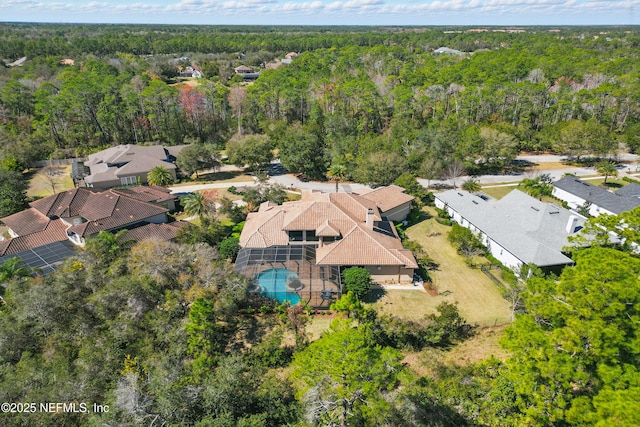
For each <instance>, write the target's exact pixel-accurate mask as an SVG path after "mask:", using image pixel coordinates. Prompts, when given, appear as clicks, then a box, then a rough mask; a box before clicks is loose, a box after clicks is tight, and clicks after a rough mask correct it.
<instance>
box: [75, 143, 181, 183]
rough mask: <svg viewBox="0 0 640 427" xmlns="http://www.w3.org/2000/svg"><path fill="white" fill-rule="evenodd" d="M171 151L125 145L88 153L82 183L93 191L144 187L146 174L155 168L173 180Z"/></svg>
mask: <svg viewBox="0 0 640 427" xmlns="http://www.w3.org/2000/svg"><path fill="white" fill-rule="evenodd" d="M180 147H183V146H180ZM170 148H172V147H167V148H165V147H163V146H162V145H150V146H144V145H134V144H126V145H118V146H115V147H110V148H107V149H106V150H102V151H100V152H98V153H95V154H91V155H89V156H88V157H87V160H86V161H85V162H84V166H85V167H88V168H89V170H90V173H89V174H88V175H86V176H85V177H84V182H85V184H86V186H87V187H93V188H112V187H119V186H128V185H139V184H146V183H147V174H148V173H149V171H151V169H153V168H155V167H157V166H162V167H163V168H165V169H167V170H168V171H169V172H170V173H171V175H172V176H173V178H174V179H175V178H176V165H175V164H174V163H173V161H175V155H174V154H172V153H171V150H170Z"/></svg>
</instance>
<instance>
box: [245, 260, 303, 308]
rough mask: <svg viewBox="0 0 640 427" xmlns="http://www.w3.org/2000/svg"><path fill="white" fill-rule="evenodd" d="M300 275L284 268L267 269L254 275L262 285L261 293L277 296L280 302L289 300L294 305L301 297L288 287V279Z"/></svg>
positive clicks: (272, 296) (270, 296)
mask: <svg viewBox="0 0 640 427" xmlns="http://www.w3.org/2000/svg"><path fill="white" fill-rule="evenodd" d="M297 278H298V275H297V274H296V273H294V272H293V271H289V270H287V269H284V268H272V269H270V270H265V271H263V272H262V273H259V274H257V275H256V277H254V280H255V281H256V283H258V285H259V286H260V289H261V290H260V293H262V294H263V295H266V296H268V297H269V298H275V299H277V300H278V301H280V302H284V301H289V302H290V303H291V304H292V305H295V304H297V303H298V302H300V297H299V296H298V294H296V293H295V292H292V291H290V290H288V289H287V280H291V279H297Z"/></svg>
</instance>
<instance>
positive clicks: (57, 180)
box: [27, 165, 74, 198]
mask: <svg viewBox="0 0 640 427" xmlns="http://www.w3.org/2000/svg"><path fill="white" fill-rule="evenodd" d="M71 188H74V185H73V180H72V179H71V165H60V166H47V167H44V168H40V169H37V170H36V171H35V172H34V173H33V175H32V176H31V179H30V180H29V188H28V189H27V196H28V197H31V198H42V197H47V196H51V195H52V194H55V193H60V192H62V191H66V190H69V189H71ZM54 190H55V191H54Z"/></svg>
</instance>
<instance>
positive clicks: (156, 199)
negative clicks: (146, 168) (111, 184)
mask: <svg viewBox="0 0 640 427" xmlns="http://www.w3.org/2000/svg"><path fill="white" fill-rule="evenodd" d="M111 191H112V192H113V193H115V194H118V195H120V196H125V197H129V198H131V199H136V200H140V201H141V202H153V203H160V202H166V201H167V200H174V199H176V196H175V195H173V194H171V190H168V189H166V188H164V187H158V186H149V187H147V186H144V185H136V186H134V187H127V188H118V189H115V188H114V189H112V190H111Z"/></svg>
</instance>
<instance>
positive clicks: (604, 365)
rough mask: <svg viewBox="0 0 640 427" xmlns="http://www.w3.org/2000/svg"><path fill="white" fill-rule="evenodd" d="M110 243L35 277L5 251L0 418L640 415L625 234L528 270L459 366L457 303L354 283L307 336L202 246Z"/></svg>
mask: <svg viewBox="0 0 640 427" xmlns="http://www.w3.org/2000/svg"><path fill="white" fill-rule="evenodd" d="M635 216H636V222H637V216H638V212H636V213H635ZM110 242H111V245H105V244H97V242H94V241H90V242H89V243H88V245H87V250H86V252H85V253H83V254H82V255H81V256H79V257H76V258H72V259H69V260H67V261H66V262H65V264H64V265H63V266H62V267H60V268H59V269H58V270H57V271H56V272H54V273H53V274H51V275H49V276H46V277H35V278H34V277H31V276H30V275H29V274H28V272H26V271H24V269H21V268H19V267H18V266H16V265H6V264H5V265H3V266H2V269H1V271H0V274H1V275H2V280H3V281H4V282H5V284H6V289H5V290H4V292H3V294H4V295H3V299H2V306H1V308H0V337H1V338H0V397H1V399H0V400H2V402H11V403H13V404H14V405H13V406H3V413H1V414H0V420H1V421H0V422H1V423H2V425H5V426H33V425H38V426H78V425H86V426H97V425H171V426H179V425H180V426H182V425H201V426H284V425H290V426H294V425H297V426H303V425H343V426H344V425H350V426H372V425H377V426H452V427H453V426H456V427H459V426H472V425H477V426H482V425H486V426H514V425H539V426H547V425H558V426H561V425H602V426H611V425H620V426H622V425H637V424H638V423H639V422H640V418H638V417H639V414H638V411H637V399H638V393H639V392H640V390H639V389H638V384H640V373H639V372H638V345H637V343H638V331H639V328H638V319H639V318H640V317H639V316H640V313H639V312H638V307H640V287H639V286H638V275H639V274H640V261H638V259H637V258H633V257H631V256H630V255H629V254H627V253H625V252H622V251H620V250H616V249H612V248H592V249H588V250H582V251H579V253H578V254H577V255H576V257H575V259H576V266H575V267H569V268H567V269H566V270H565V271H564V272H563V273H562V275H561V276H560V277H559V278H557V280H556V278H544V277H540V276H538V275H533V276H532V277H530V279H528V280H527V282H526V283H525V284H523V289H521V290H520V296H519V299H520V300H521V305H520V306H519V308H518V312H519V313H520V314H519V315H518V316H517V318H516V321H515V322H514V323H513V325H511V326H509V327H507V329H506V334H505V336H504V338H503V340H502V344H503V346H504V347H505V348H506V349H507V350H508V351H509V354H510V357H509V358H508V359H507V360H506V361H501V360H498V359H495V358H489V359H487V360H484V361H480V362H476V363H466V364H458V363H444V362H441V361H439V360H440V359H439V358H438V354H441V353H440V352H441V351H442V350H441V349H443V348H445V349H446V348H451V347H452V346H455V345H457V344H458V343H460V342H462V341H464V340H465V339H468V337H470V336H472V335H473V334H474V329H473V328H472V327H470V326H469V325H466V324H465V322H464V320H463V319H461V318H460V316H459V315H458V312H457V310H456V307H455V306H454V305H450V304H447V303H444V304H442V305H440V306H439V307H438V313H437V314H431V315H428V316H425V318H424V319H423V320H421V321H407V320H401V319H399V318H395V317H392V316H389V315H380V314H378V313H377V312H375V311H374V310H372V309H370V308H368V307H367V306H366V305H363V304H362V303H360V302H359V301H358V299H357V297H355V296H354V295H353V294H352V293H348V294H346V295H345V296H343V298H342V299H341V300H339V301H337V302H336V303H335V304H334V306H333V309H334V310H335V312H336V313H340V315H339V316H338V317H336V318H335V319H334V320H333V321H332V323H331V327H330V328H329V329H328V330H326V331H325V332H324V333H323V334H322V337H321V338H318V339H315V340H313V341H311V340H310V338H309V336H308V335H307V334H306V333H305V324H306V323H307V322H309V321H310V320H311V318H312V316H314V315H313V313H311V312H310V311H308V310H305V309H304V307H302V306H300V305H296V306H292V307H290V306H287V305H279V306H277V305H274V304H273V302H269V300H265V298H264V297H258V296H257V294H248V293H247V279H246V278H242V277H240V276H237V275H236V274H235V273H234V272H233V271H232V269H231V267H230V265H229V264H228V263H227V262H226V261H222V260H220V259H219V256H218V254H217V252H216V250H215V249H213V248H211V247H210V246H207V245H205V244H197V245H181V244H176V243H159V242H153V241H148V242H144V243H141V244H139V245H137V246H135V247H133V248H132V249H130V250H126V249H124V248H122V247H114V246H113V245H117V241H115V240H110ZM316 316H318V315H317V314H316ZM48 402H54V403H55V402H60V403H65V404H67V405H68V406H67V409H62V407H61V408H58V409H57V410H56V407H55V406H54V407H53V409H52V410H43V409H42V408H41V407H40V403H48ZM32 403H33V404H35V405H36V406H32ZM72 404H74V405H75V406H70V405H72ZM94 404H97V405H100V407H101V408H103V410H98V411H96V410H94V409H93V408H94V406H93V405H94ZM105 408H106V410H104V409H105Z"/></svg>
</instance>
